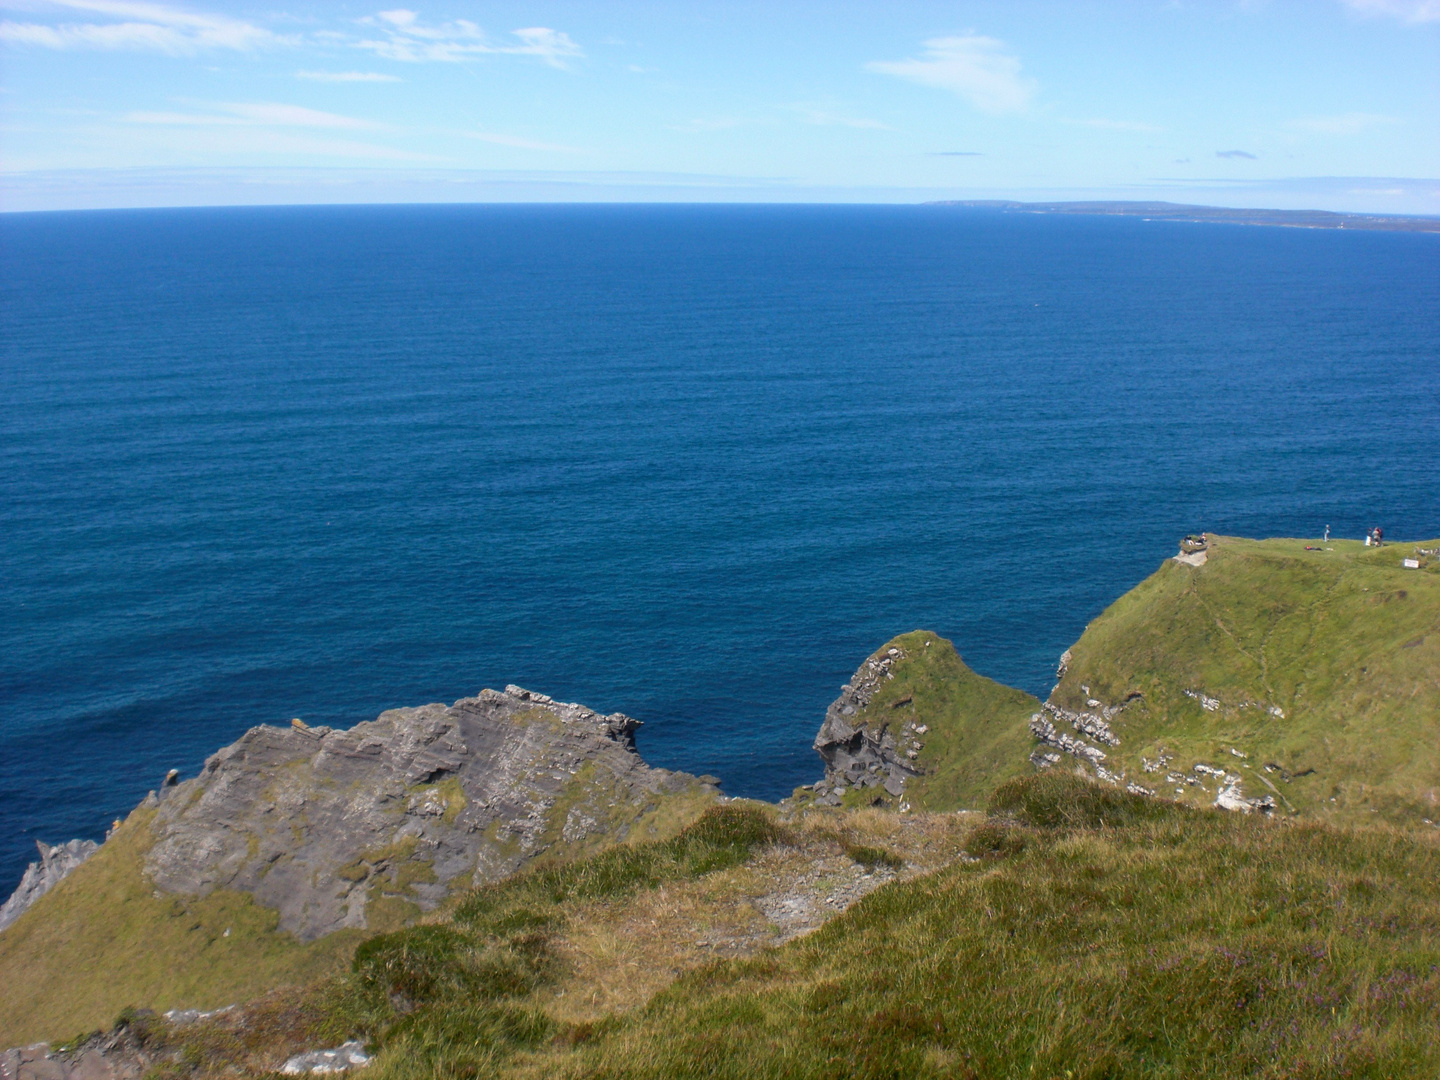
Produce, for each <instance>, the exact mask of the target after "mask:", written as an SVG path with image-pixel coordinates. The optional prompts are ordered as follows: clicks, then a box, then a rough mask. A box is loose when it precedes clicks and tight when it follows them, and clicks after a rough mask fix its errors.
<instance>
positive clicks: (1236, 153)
mask: <svg viewBox="0 0 1440 1080" xmlns="http://www.w3.org/2000/svg"><path fill="white" fill-rule="evenodd" d="M1215 156H1216V157H1218V158H1231V159H1236V158H1238V159H1242V160H1244V161H1259V160H1260V159H1259V158H1258V157H1256V156H1255V155H1254V154H1252V153H1250V151H1248V150H1216V151H1215Z"/></svg>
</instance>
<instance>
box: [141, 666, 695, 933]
mask: <svg viewBox="0 0 1440 1080" xmlns="http://www.w3.org/2000/svg"><path fill="white" fill-rule="evenodd" d="M638 726H639V722H638V721H636V720H632V719H631V718H630V717H627V716H624V715H622V714H619V713H616V714H613V715H610V716H601V715H599V714H597V713H595V712H593V711H592V710H590V709H587V708H585V707H584V706H581V705H574V704H565V703H562V702H556V701H552V700H551V699H550V698H548V697H546V696H545V695H543V694H535V693H531V692H530V691H527V690H522V689H521V688H519V687H516V686H510V687H507V688H506V690H505V692H504V693H499V692H496V691H493V690H484V691H482V692H481V693H480V694H479V696H477V697H473V698H465V699H462V700H461V701H457V702H456V703H455V704H454V705H451V706H449V707H447V706H444V705H426V706H422V707H420V708H413V709H393V710H391V711H389V712H386V713H383V714H382V715H381V716H380V717H379V719H377V720H374V721H371V722H368V723H362V724H357V725H356V726H355V727H353V728H351V729H349V730H348V731H338V730H332V729H329V728H323V727H316V728H311V727H307V726H306V725H304V724H302V723H300V722H299V721H295V722H293V723H292V726H291V727H289V728H277V727H257V728H252V729H251V730H250V731H249V732H247V733H246V734H245V735H244V736H243V737H242V738H241V739H240V740H239V741H238V742H236V743H234V744H233V745H231V746H228V747H226V748H225V749H224V750H221V751H220V752H219V753H217V754H215V755H214V756H212V757H211V758H210V759H209V760H208V761H207V762H206V763H205V767H204V769H203V770H202V771H201V773H200V775H199V776H197V777H195V778H194V779H192V780H188V781H186V782H184V783H178V784H172V785H170V786H167V787H165V788H163V789H162V790H161V792H160V793H159V794H157V795H156V796H154V798H155V800H156V801H158V802H159V807H158V810H157V811H156V814H155V816H154V819H153V821H152V824H151V831H152V833H153V834H154V838H155V842H154V844H153V846H152V847H151V848H150V850H149V852H148V855H147V857H146V861H145V871H146V873H147V874H148V876H149V877H150V879H151V880H152V881H153V882H154V884H155V886H156V887H157V888H158V889H160V890H162V891H164V892H169V893H179V894H189V895H198V896H203V895H206V894H208V893H209V892H211V891H213V890H215V889H220V888H225V889H233V890H240V891H244V892H248V893H251V894H253V895H254V897H255V899H256V900H257V902H259V903H260V904H262V905H264V906H266V907H270V908H274V909H275V910H277V911H278V912H279V913H280V926H281V928H282V929H285V930H289V931H290V932H292V933H294V934H295V935H296V936H297V937H298V938H300V939H301V940H302V941H310V940H313V939H315V938H318V937H320V936H321V935H324V934H327V933H329V932H331V931H334V930H339V929H341V928H344V927H368V928H371V929H374V928H383V927H386V926H390V925H395V924H397V923H399V922H401V921H404V920H406V919H407V918H409V917H413V916H414V915H416V914H419V913H420V912H423V911H429V910H433V909H434V908H435V907H437V906H438V905H439V904H440V903H441V902H442V901H443V900H444V899H445V898H446V897H447V896H449V895H450V894H451V893H452V892H454V891H457V890H460V889H465V888H470V887H472V886H473V885H478V884H483V883H485V882H488V881H494V880H497V879H498V878H501V877H504V876H505V875H507V874H510V873H512V872H514V871H515V870H516V869H518V868H519V867H520V866H522V865H523V864H525V863H526V862H528V861H529V860H531V859H534V858H535V857H537V856H539V855H541V854H542V853H545V852H549V851H552V850H556V849H559V850H570V851H578V850H583V849H584V848H585V847H586V846H587V841H592V842H593V841H598V840H600V839H604V840H606V841H614V840H623V839H625V837H626V836H627V835H628V834H629V832H630V831H631V829H632V828H634V827H635V826H636V824H637V823H638V822H640V821H641V820H642V819H644V817H645V816H646V815H647V814H648V813H649V812H651V811H653V810H655V809H656V808H657V806H658V805H659V804H660V803H661V802H662V801H664V800H666V799H667V797H670V796H675V795H679V794H683V793H687V792H688V793H690V794H692V795H695V796H698V797H700V798H702V799H708V798H713V797H714V794H715V787H714V784H715V783H718V781H714V780H713V779H712V778H704V779H703V780H697V779H696V778H695V777H691V776H688V775H687V774H684V773H672V772H668V771H666V770H664V769H654V768H651V767H649V766H648V765H646V764H645V762H644V761H642V760H641V758H640V756H639V755H638V754H637V753H636V752H635V749H634V744H633V734H634V730H635V728H636V727H638Z"/></svg>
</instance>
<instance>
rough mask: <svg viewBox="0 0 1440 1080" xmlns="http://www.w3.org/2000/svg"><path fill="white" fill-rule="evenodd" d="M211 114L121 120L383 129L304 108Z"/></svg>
mask: <svg viewBox="0 0 1440 1080" xmlns="http://www.w3.org/2000/svg"><path fill="white" fill-rule="evenodd" d="M210 108H211V109H213V110H215V111H213V112H203V113H187V112H132V113H128V114H126V116H125V117H124V119H125V122H126V123H130V124H162V125H166V126H184V127H217V126H237V127H303V128H342V129H347V130H352V131H353V130H361V129H371V130H373V129H375V128H380V127H383V126H384V125H382V124H377V123H375V122H374V121H371V120H361V119H359V118H357V117H354V116H341V115H339V114H338V113H330V112H321V111H320V110H319V109H307V108H305V107H304V106H303V105H282V104H278V103H275V102H233V103H225V102H222V103H218V104H215V105H213V106H210Z"/></svg>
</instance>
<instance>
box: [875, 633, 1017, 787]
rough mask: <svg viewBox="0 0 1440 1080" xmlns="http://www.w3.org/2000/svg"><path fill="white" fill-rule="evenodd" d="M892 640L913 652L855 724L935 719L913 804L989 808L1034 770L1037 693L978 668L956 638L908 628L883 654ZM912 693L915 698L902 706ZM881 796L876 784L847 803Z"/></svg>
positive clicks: (898, 723) (913, 782)
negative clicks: (999, 789)
mask: <svg viewBox="0 0 1440 1080" xmlns="http://www.w3.org/2000/svg"><path fill="white" fill-rule="evenodd" d="M927 642H929V645H928V647H927V645H926V643H927ZM892 647H893V648H899V649H900V650H902V651H903V652H904V653H905V659H904V660H902V661H901V662H900V663H898V664H896V665H895V668H894V674H895V677H894V678H893V679H887V680H885V681H884V682H882V683H881V685H880V688H879V689H878V690H877V691H876V692H875V696H874V697H873V698H872V699H871V701H870V704H869V705H867V706H866V707H865V708H864V709H862V710H861V711H860V712H859V713H857V714H856V715H855V717H854V718H853V720H852V723H855V724H856V725H857V726H862V725H863V726H866V727H870V728H879V727H881V726H883V725H886V724H888V725H890V728H891V730H892V731H895V730H898V729H899V728H900V727H901V726H903V725H904V723H905V722H906V721H907V720H913V721H914V722H915V723H916V724H923V725H927V726H928V728H929V730H928V731H927V732H926V733H925V735H924V747H923V749H922V750H921V751H920V756H919V758H918V759H917V760H918V763H919V764H920V765H921V766H922V767H923V769H924V770H925V773H924V775H923V776H921V777H918V778H915V779H912V780H910V781H909V782H908V783H907V784H906V785H905V798H906V799H907V800H908V801H909V803H910V805H911V806H913V807H914V808H916V809H919V810H957V809H966V808H974V807H981V806H984V805H985V800H986V798H987V797H988V796H989V794H990V792H991V791H992V790H994V788H995V787H996V785H997V784H999V783H1001V782H1003V781H1005V780H1008V779H1010V778H1011V777H1013V776H1018V775H1020V774H1021V773H1023V772H1025V771H1028V770H1029V768H1030V766H1029V763H1028V761H1027V755H1028V754H1029V752H1030V745H1031V742H1030V735H1029V729H1028V724H1029V720H1030V716H1031V714H1032V713H1034V712H1035V711H1036V710H1037V709H1039V708H1040V703H1039V702H1038V701H1037V700H1036V699H1035V698H1033V697H1031V696H1030V695H1029V694H1027V693H1025V692H1024V691H1023V690H1015V689H1012V688H1011V687H1008V686H1005V685H1003V684H1001V683H998V682H996V681H995V680H993V679H987V678H986V677H985V676H983V675H979V674H976V673H975V672H974V671H972V670H971V669H970V668H969V667H968V666H967V665H966V663H965V661H964V660H962V659H961V658H960V654H959V653H957V652H956V651H955V646H954V644H952V643H951V642H949V641H947V640H945V639H944V638H942V637H941V636H940V635H939V634H934V633H931V632H930V631H928V630H915V631H912V632H911V633H908V634H901V635H900V636H899V637H897V638H894V639H893V640H891V641H888V642H886V643H885V644H884V645H883V646H881V648H880V649H879V650H878V651H877V652H876V653H875V655H876V656H877V657H880V656H884V655H885V654H886V651H887V650H888V649H890V648H892ZM906 698H910V699H911V700H910V702H909V703H908V704H905V705H901V706H899V707H898V708H896V703H897V702H901V701H904V700H905V699H906ZM873 797H874V789H865V790H863V791H860V790H856V791H852V792H851V793H850V794H849V795H848V796H847V802H848V803H851V804H854V805H857V806H858V805H862V804H868V803H869V802H870V801H871V799H872V798H873Z"/></svg>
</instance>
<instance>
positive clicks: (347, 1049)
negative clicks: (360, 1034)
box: [280, 1040, 370, 1076]
mask: <svg viewBox="0 0 1440 1080" xmlns="http://www.w3.org/2000/svg"><path fill="white" fill-rule="evenodd" d="M369 1064H370V1055H369V1054H367V1053H366V1052H365V1046H364V1044H363V1043H359V1042H356V1041H353V1040H352V1041H350V1042H347V1043H342V1044H341V1045H339V1046H337V1047H336V1048H335V1049H334V1050H310V1051H308V1052H307V1053H304V1054H296V1055H295V1056H294V1057H292V1058H289V1059H287V1060H286V1062H285V1064H284V1065H282V1066H280V1071H281V1072H282V1073H285V1074H286V1075H287V1076H298V1075H300V1074H302V1073H334V1072H345V1071H347V1070H349V1069H363V1068H364V1067H365V1066H366V1065H369Z"/></svg>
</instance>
